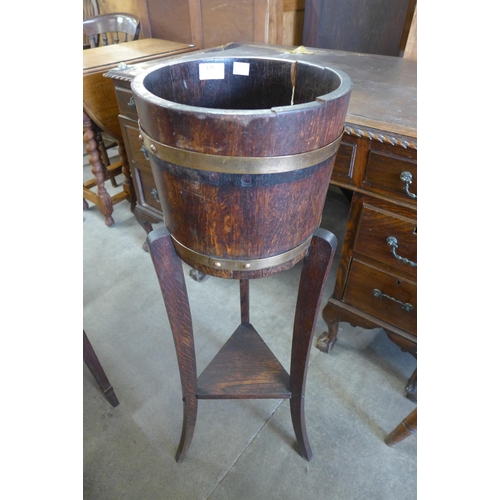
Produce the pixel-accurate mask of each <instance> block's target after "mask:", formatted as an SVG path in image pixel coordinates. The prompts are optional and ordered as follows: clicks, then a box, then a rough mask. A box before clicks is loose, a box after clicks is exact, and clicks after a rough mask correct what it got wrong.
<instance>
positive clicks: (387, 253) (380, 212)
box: [354, 203, 417, 279]
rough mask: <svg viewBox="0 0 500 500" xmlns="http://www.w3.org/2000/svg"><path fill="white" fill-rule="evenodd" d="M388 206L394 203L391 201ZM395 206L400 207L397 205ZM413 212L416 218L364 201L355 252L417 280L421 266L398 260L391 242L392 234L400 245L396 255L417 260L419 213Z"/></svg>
mask: <svg viewBox="0 0 500 500" xmlns="http://www.w3.org/2000/svg"><path fill="white" fill-rule="evenodd" d="M385 205H388V206H390V204H385ZM392 208H393V209H397V207H396V206H395V205H393V206H392ZM413 215H414V216H415V219H407V218H405V217H402V216H400V215H399V214H398V213H397V212H394V211H393V212H390V211H387V210H384V209H382V208H380V207H378V206H376V205H371V204H366V203H364V204H363V209H362V211H361V218H360V221H359V224H358V232H357V234H356V240H355V242H354V252H357V253H359V254H362V255H364V256H366V257H369V258H371V259H375V260H377V261H379V262H381V263H383V264H385V266H387V270H390V269H391V268H394V269H398V270H399V271H402V272H404V273H408V274H410V275H411V276H412V277H413V278H414V279H416V277H417V267H416V266H412V265H410V264H409V263H405V262H403V261H402V260H398V259H397V258H396V257H395V256H394V255H393V254H392V247H391V246H390V245H389V244H388V243H387V238H388V237H389V236H392V237H394V238H396V239H397V245H398V248H397V249H396V255H399V256H401V257H402V258H406V259H409V260H410V261H412V262H414V263H416V262H417V221H416V215H417V214H416V212H415V213H414V214H413Z"/></svg>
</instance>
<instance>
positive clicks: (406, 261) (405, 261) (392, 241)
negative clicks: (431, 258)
mask: <svg viewBox="0 0 500 500" xmlns="http://www.w3.org/2000/svg"><path fill="white" fill-rule="evenodd" d="M385 241H387V244H388V245H389V246H390V247H391V249H392V255H394V257H395V258H396V259H398V260H400V261H401V262H402V263H403V264H409V265H410V266H412V267H417V263H416V262H413V261H411V260H410V259H407V258H406V257H401V255H398V254H397V253H396V248H398V240H397V239H396V238H395V237H394V236H389V237H388V238H387V239H386V240H385Z"/></svg>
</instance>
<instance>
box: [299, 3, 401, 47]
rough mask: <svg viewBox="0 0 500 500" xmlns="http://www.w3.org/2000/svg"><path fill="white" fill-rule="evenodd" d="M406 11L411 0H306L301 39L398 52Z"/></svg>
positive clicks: (317, 44) (316, 44)
mask: <svg viewBox="0 0 500 500" xmlns="http://www.w3.org/2000/svg"><path fill="white" fill-rule="evenodd" d="M407 11H408V0H307V1H306V8H305V16H304V36H303V42H302V43H303V44H304V45H306V46H309V47H321V48H325V49H335V50H346V51H352V52H363V53H367V54H381V55H387V56H397V55H399V52H400V44H401V39H402V37H403V32H404V28H405V22H406V18H407ZM406 36H407V33H406Z"/></svg>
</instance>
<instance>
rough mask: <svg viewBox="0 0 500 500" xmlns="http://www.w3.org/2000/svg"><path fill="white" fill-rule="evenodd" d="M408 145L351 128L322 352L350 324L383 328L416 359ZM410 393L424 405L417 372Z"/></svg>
mask: <svg viewBox="0 0 500 500" xmlns="http://www.w3.org/2000/svg"><path fill="white" fill-rule="evenodd" d="M350 133H351V134H352V135H350ZM407 139H408V140H407ZM407 139H403V138H402V137H399V138H397V136H393V137H391V136H388V135H387V133H385V135H384V134H382V133H381V132H376V131H373V130H366V129H365V130H363V129H359V128H358V129H357V135H356V133H355V132H354V129H353V128H352V127H351V126H350V125H349V124H347V126H346V133H345V134H344V138H343V142H342V144H341V147H340V148H339V153H338V156H337V161H336V163H335V166H334V169H333V174H332V181H331V182H332V184H334V185H338V186H340V187H342V188H343V189H346V190H349V191H350V192H352V193H353V196H352V200H351V207H350V212H349V220H348V224H347V229H346V235H345V239H344V245H343V248H342V255H341V261H340V265H339V269H338V272H337V279H336V283H335V289H334V293H333V295H332V297H331V298H330V299H329V301H328V303H327V305H326V307H325V308H324V310H323V318H324V319H325V321H326V323H327V325H328V331H327V332H325V333H324V334H323V335H321V336H320V337H319V338H318V341H317V347H318V348H319V349H320V350H322V351H325V352H329V351H330V349H331V348H332V346H333V344H334V343H335V341H336V339H337V333H338V327H339V323H340V322H342V321H347V322H349V323H350V324H352V325H355V326H362V327H364V328H375V327H382V328H383V329H384V330H385V331H386V332H387V334H388V335H389V337H390V338H391V340H392V341H393V342H395V343H396V344H398V345H399V346H400V347H401V348H402V349H403V350H405V351H408V352H410V353H411V354H413V355H414V356H415V357H416V347H417V206H416V205H417V198H416V196H417V151H416V144H415V143H414V142H413V141H412V140H411V139H409V138H407ZM398 140H399V141H400V144H398ZM379 141H380V142H379ZM403 143H404V144H405V146H402V145H401V144H403ZM410 145H411V147H410ZM410 180H411V182H410ZM406 392H407V397H408V398H409V399H412V400H416V372H415V374H414V375H412V378H411V379H410V381H409V382H408V385H407V387H406Z"/></svg>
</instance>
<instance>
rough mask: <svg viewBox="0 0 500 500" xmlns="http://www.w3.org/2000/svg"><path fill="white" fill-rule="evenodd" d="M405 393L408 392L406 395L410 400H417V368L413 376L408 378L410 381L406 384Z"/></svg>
mask: <svg viewBox="0 0 500 500" xmlns="http://www.w3.org/2000/svg"><path fill="white" fill-rule="evenodd" d="M405 394H406V397H407V398H408V399H409V400H410V401H413V402H414V403H416V402H417V369H416V368H415V371H414V372H413V373H412V374H411V377H410V378H409V379H408V383H407V384H406V387H405Z"/></svg>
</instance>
